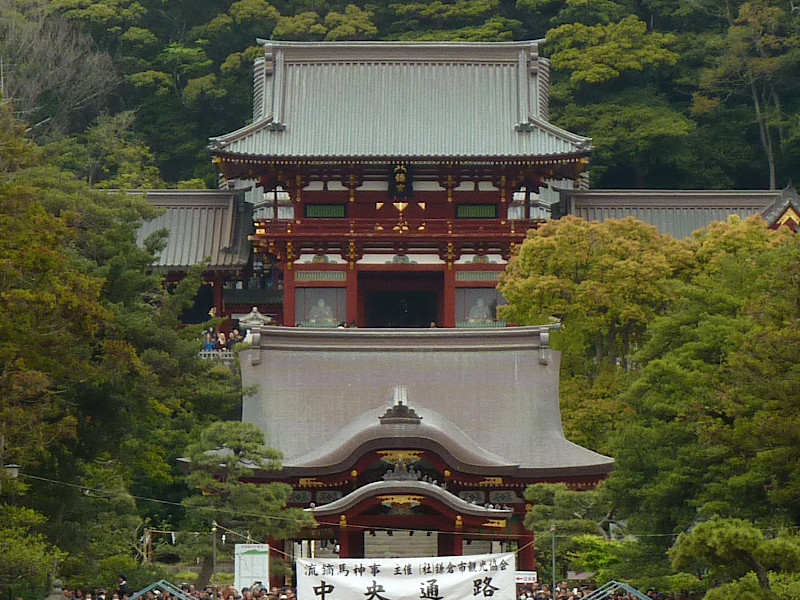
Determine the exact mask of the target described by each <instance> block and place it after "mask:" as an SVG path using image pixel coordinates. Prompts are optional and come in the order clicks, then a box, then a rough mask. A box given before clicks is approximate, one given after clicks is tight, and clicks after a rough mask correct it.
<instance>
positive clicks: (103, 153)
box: [45, 111, 166, 189]
mask: <svg viewBox="0 0 800 600" xmlns="http://www.w3.org/2000/svg"><path fill="white" fill-rule="evenodd" d="M135 118H136V115H135V114H134V113H133V112H131V111H126V112H121V113H117V114H116V115H113V116H111V115H101V116H100V117H98V119H97V121H96V122H95V123H94V124H93V125H92V126H90V127H89V128H88V129H86V131H85V132H84V133H83V134H82V135H80V136H77V137H74V138H68V139H64V140H62V141H60V142H56V143H53V144H50V145H49V146H48V147H47V148H46V149H45V152H46V154H47V156H48V159H49V160H50V162H53V163H55V164H57V165H59V166H61V167H62V168H64V169H68V170H70V171H72V172H73V173H75V174H76V175H77V176H78V177H80V178H81V179H83V180H84V181H86V183H87V184H89V186H90V187H98V188H106V189H115V188H116V189H155V188H162V187H165V186H166V183H165V182H164V181H163V180H162V179H161V176H160V174H159V172H158V169H157V168H156V167H155V166H154V165H153V164H152V163H153V155H152V153H151V152H150V150H149V148H147V147H146V146H145V145H144V144H143V143H142V142H141V140H140V139H139V136H138V135H137V134H136V133H135V132H134V129H133V125H134V120H135Z"/></svg>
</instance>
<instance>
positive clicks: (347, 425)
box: [240, 327, 613, 479]
mask: <svg viewBox="0 0 800 600" xmlns="http://www.w3.org/2000/svg"><path fill="white" fill-rule="evenodd" d="M258 333H259V336H258V338H257V339H255V340H254V342H253V347H252V348H249V349H245V350H243V351H242V356H241V357H240V358H241V365H242V382H243V385H244V386H245V387H246V388H248V389H253V390H255V391H254V392H253V393H252V394H250V395H247V396H245V398H244V400H243V404H242V420H243V421H245V422H250V423H255V424H256V425H258V426H259V427H261V428H262V429H263V430H264V432H265V434H266V438H267V442H268V443H269V444H270V445H271V446H272V447H274V448H276V449H278V450H280V451H281V452H282V453H283V456H284V461H283V464H284V465H285V468H286V472H292V473H294V471H295V470H298V469H301V468H302V469H304V470H311V469H317V470H318V471H319V473H322V472H324V471H325V470H326V469H327V468H328V466H338V467H339V468H345V465H348V464H349V463H348V461H349V460H352V459H353V457H354V456H358V455H360V454H361V452H363V451H366V450H375V449H380V448H387V447H388V448H406V447H409V446H410V447H414V448H417V447H419V448H424V449H428V450H431V451H436V452H438V453H439V454H440V456H449V457H450V460H451V461H452V462H453V463H454V464H455V465H456V466H455V468H459V469H463V470H464V471H466V472H484V470H494V471H495V472H499V473H501V474H502V473H513V474H515V475H518V476H530V477H537V478H552V479H557V478H559V477H570V476H585V477H590V476H593V477H600V476H603V475H605V474H607V473H608V472H610V471H611V469H612V466H613V460H612V459H610V458H608V457H607V456H602V455H600V454H597V453H595V452H592V451H591V450H588V449H586V448H582V447H581V446H578V445H576V444H573V443H572V442H570V441H568V440H567V439H566V438H565V437H564V432H563V429H562V427H561V415H560V410H559V404H558V373H559V358H560V353H558V352H555V351H552V350H550V349H549V348H548V347H547V338H548V328H547V327H509V328H496V329H492V330H491V331H489V330H485V331H484V330H464V329H461V330H457V329H402V330H398V329H339V330H337V329H331V330H320V329H310V328H309V329H305V328H295V327H265V328H262V329H261V330H260V331H259V332H258ZM397 386H405V387H406V389H407V393H408V402H407V405H408V406H409V407H412V408H413V409H414V410H415V411H416V413H417V414H418V415H419V417H421V420H420V422H419V423H418V424H409V423H398V424H395V423H392V424H386V423H382V422H381V421H380V418H379V417H380V415H382V414H384V412H385V411H386V410H387V408H389V407H390V406H392V405H393V404H394V403H393V401H391V400H389V399H388V398H389V396H390V395H391V393H392V390H393V389H394V388H395V387H397ZM434 430H436V431H434ZM437 448H438V449H439V450H437ZM347 468H351V467H347Z"/></svg>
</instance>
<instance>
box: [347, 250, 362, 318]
mask: <svg viewBox="0 0 800 600" xmlns="http://www.w3.org/2000/svg"><path fill="white" fill-rule="evenodd" d="M345 285H346V286H347V325H348V326H349V325H350V323H352V322H353V321H356V322H358V271H356V266H355V264H354V263H350V264H348V265H347V276H346V283H345ZM359 325H360V324H359Z"/></svg>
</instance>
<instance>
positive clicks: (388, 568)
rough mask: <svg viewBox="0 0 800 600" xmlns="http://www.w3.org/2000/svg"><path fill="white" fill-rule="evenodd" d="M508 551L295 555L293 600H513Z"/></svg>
mask: <svg viewBox="0 0 800 600" xmlns="http://www.w3.org/2000/svg"><path fill="white" fill-rule="evenodd" d="M515 579H516V563H515V557H514V554H513V553H506V554H480V555H475V556H439V557H434V558H379V559H372V558H345V559H338V560H322V559H303V558H298V559H297V596H298V600H470V599H472V600H514V599H515V598H516V588H515Z"/></svg>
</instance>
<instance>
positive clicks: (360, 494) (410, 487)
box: [306, 481, 513, 519]
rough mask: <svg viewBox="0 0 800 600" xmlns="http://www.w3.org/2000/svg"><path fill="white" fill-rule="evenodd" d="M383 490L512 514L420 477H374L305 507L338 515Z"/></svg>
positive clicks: (472, 511)
mask: <svg viewBox="0 0 800 600" xmlns="http://www.w3.org/2000/svg"><path fill="white" fill-rule="evenodd" d="M385 494H400V495H405V494H418V495H422V496H428V497H430V498H433V499H435V500H438V501H439V502H441V503H443V504H445V505H447V506H449V507H450V508H452V509H453V510H455V511H456V512H458V513H462V514H466V515H471V516H476V517H484V518H495V519H496V518H508V517H510V516H511V515H512V513H513V510H511V509H510V508H500V507H499V506H498V507H497V508H487V507H484V506H478V505H476V504H471V503H469V502H467V501H466V500H463V499H461V498H459V497H458V496H456V495H455V494H453V493H451V492H448V491H447V490H443V489H442V488H440V487H439V486H436V485H433V484H431V483H426V482H423V481H405V482H402V483H401V482H396V481H376V482H373V483H368V484H367V485H364V486H361V487H360V488H358V489H356V490H354V491H352V492H350V493H349V494H347V495H346V496H345V497H343V498H339V499H338V500H336V501H334V502H331V503H330V504H323V505H322V506H316V507H314V508H307V509H306V510H307V511H308V512H310V513H311V514H313V515H314V516H315V517H317V518H319V517H329V516H335V517H337V519H338V517H339V515H340V514H342V513H345V512H347V510H349V509H350V508H352V507H353V506H356V505H358V503H359V502H361V501H362V500H364V499H365V498H372V497H374V496H378V495H385Z"/></svg>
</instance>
